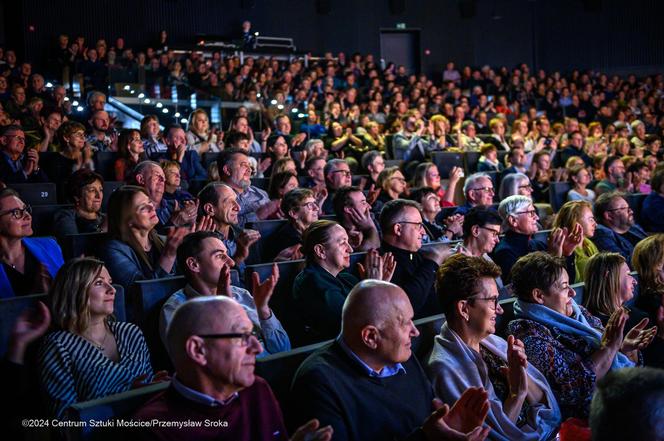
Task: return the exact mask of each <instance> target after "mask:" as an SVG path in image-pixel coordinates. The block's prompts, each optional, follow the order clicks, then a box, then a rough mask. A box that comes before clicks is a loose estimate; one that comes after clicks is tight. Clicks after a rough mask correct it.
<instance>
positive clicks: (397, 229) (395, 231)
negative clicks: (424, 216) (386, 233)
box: [392, 223, 401, 237]
mask: <svg viewBox="0 0 664 441" xmlns="http://www.w3.org/2000/svg"><path fill="white" fill-rule="evenodd" d="M392 234H394V235H395V236H397V237H399V236H401V224H399V223H395V224H393V225H392Z"/></svg>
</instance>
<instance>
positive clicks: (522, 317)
mask: <svg viewBox="0 0 664 441" xmlns="http://www.w3.org/2000/svg"><path fill="white" fill-rule="evenodd" d="M511 275H512V283H513V290H514V294H515V295H516V296H517V298H518V299H517V300H516V301H515V302H514V316H515V320H513V321H512V322H510V324H509V326H508V329H509V332H510V333H511V334H513V335H514V336H515V337H516V338H518V339H520V340H521V341H523V344H524V346H525V351H526V354H527V356H528V361H529V362H530V363H532V364H533V365H534V366H535V367H537V369H538V370H539V371H540V372H542V373H543V374H544V375H545V376H546V378H547V380H548V381H549V384H550V385H551V388H552V389H553V391H554V394H555V395H556V399H557V400H558V404H559V405H560V410H561V412H562V416H563V420H564V419H566V418H568V417H579V418H587V417H588V411H589V406H590V400H591V399H592V394H593V390H594V388H595V382H596V381H597V380H599V379H600V378H602V377H603V376H604V375H606V374H607V373H608V372H609V371H611V370H614V369H620V368H623V367H630V366H634V365H636V364H640V363H641V360H640V353H639V351H640V350H641V349H643V348H645V347H646V346H647V345H648V344H650V342H651V341H652V339H653V337H654V336H655V333H656V329H654V328H649V329H645V327H646V325H647V321H642V322H640V323H639V324H638V325H636V326H635V327H634V328H632V329H631V330H630V331H629V332H628V333H627V334H626V335H625V336H624V338H623V329H624V327H625V323H626V322H627V319H628V318H629V315H628V312H627V310H625V309H624V308H618V309H617V310H616V311H615V312H614V313H613V314H612V315H611V317H610V318H609V321H608V322H607V324H606V327H604V328H603V327H602V322H601V321H600V320H599V319H598V318H597V317H595V316H593V315H592V314H590V313H589V312H588V311H587V310H586V309H585V308H583V307H582V306H579V305H577V304H576V302H575V301H574V295H575V294H574V290H573V289H572V288H570V286H569V277H568V275H567V271H566V270H565V262H564V261H563V260H561V259H560V258H557V257H553V256H551V255H550V254H547V253H544V252H534V253H530V254H527V255H526V256H523V257H521V258H520V259H519V260H518V261H517V262H516V264H515V265H514V266H513V267H512V271H511Z"/></svg>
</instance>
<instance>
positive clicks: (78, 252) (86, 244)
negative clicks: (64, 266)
mask: <svg viewBox="0 0 664 441" xmlns="http://www.w3.org/2000/svg"><path fill="white" fill-rule="evenodd" d="M107 239H108V233H80V234H68V235H66V236H64V237H60V238H58V243H59V244H60V248H62V254H63V256H64V257H65V259H71V258H72V257H79V256H83V255H85V256H94V255H95V254H96V249H97V247H98V246H99V244H100V243H105V242H106V240H107Z"/></svg>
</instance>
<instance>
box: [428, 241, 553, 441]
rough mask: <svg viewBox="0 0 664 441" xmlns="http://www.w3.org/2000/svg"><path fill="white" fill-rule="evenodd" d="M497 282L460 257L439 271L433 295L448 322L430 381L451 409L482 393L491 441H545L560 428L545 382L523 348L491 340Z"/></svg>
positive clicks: (492, 273)
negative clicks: (467, 394)
mask: <svg viewBox="0 0 664 441" xmlns="http://www.w3.org/2000/svg"><path fill="white" fill-rule="evenodd" d="M499 276H500V268H498V266H496V265H495V264H493V263H491V262H489V261H487V260H485V259H483V258H482V257H471V256H466V255H463V254H456V255H454V256H452V257H450V258H448V259H447V260H446V261H445V262H444V263H443V265H442V266H441V267H440V268H439V269H438V274H437V276H436V290H437V294H438V297H439V298H440V301H441V304H442V305H443V310H444V311H445V317H446V319H447V320H446V322H445V324H443V327H442V329H441V331H440V335H438V336H436V338H435V340H434V348H433V350H432V352H431V355H430V356H429V361H428V368H429V372H430V377H431V379H432V382H433V386H434V389H435V392H436V395H438V396H439V397H440V398H442V399H443V401H444V402H446V403H448V404H450V405H452V404H453V403H454V402H456V400H458V399H459V398H460V397H461V395H462V394H463V393H464V391H465V390H466V389H468V388H470V387H483V388H485V389H486V390H487V393H488V395H489V413H488V415H487V418H486V421H485V422H486V424H487V425H489V426H490V427H491V429H492V434H494V435H495V439H510V440H512V439H514V440H516V439H518V440H546V439H549V437H550V436H551V435H552V434H553V433H555V431H556V429H557V427H558V424H560V410H559V409H558V405H557V403H556V399H555V397H554V396H553V392H552V391H551V388H550V387H549V384H548V382H547V380H546V378H544V376H543V375H542V374H541V373H540V372H539V371H538V370H537V369H536V368H535V367H533V365H532V364H529V363H528V359H527V357H526V353H525V348H524V344H523V342H521V341H519V340H518V339H515V338H514V337H513V336H509V337H508V339H507V341H505V340H503V339H502V338H501V337H498V336H497V335H495V332H496V320H497V319H498V316H499V315H501V314H502V313H503V309H502V308H501V306H500V304H499V303H498V288H497V286H496V282H495V279H496V277H499ZM492 439H494V436H492Z"/></svg>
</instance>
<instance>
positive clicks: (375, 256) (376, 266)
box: [357, 250, 397, 282]
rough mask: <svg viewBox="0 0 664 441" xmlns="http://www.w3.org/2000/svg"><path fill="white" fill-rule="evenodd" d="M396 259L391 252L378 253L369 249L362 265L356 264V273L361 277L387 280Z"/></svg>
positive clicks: (392, 273) (394, 267)
mask: <svg viewBox="0 0 664 441" xmlns="http://www.w3.org/2000/svg"><path fill="white" fill-rule="evenodd" d="M396 265H397V264H396V261H395V260H394V256H393V255H392V253H385V254H384V255H382V256H381V255H380V254H379V253H378V250H371V251H369V252H368V253H367V255H366V257H365V259H364V265H362V264H361V263H358V264H357V269H358V273H359V275H360V278H361V279H377V280H383V281H385V282H389V281H390V280H392V276H393V275H394V270H395V269H396Z"/></svg>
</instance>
